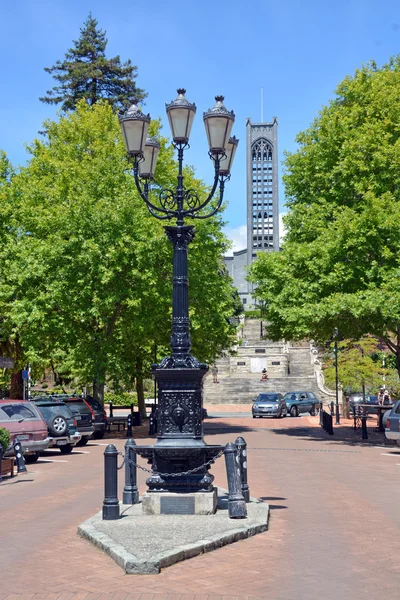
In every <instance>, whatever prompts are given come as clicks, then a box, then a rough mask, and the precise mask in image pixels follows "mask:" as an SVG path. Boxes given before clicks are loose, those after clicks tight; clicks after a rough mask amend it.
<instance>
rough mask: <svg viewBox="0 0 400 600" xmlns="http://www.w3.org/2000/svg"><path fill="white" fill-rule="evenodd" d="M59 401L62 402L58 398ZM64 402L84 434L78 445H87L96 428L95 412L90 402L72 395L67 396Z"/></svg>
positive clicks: (79, 429) (77, 426) (78, 429)
mask: <svg viewBox="0 0 400 600" xmlns="http://www.w3.org/2000/svg"><path fill="white" fill-rule="evenodd" d="M58 402H60V400H58ZM63 402H64V403H65V404H66V405H67V406H68V408H69V409H70V411H71V412H72V414H73V415H74V417H75V419H76V429H77V431H78V433H80V434H81V436H82V437H81V439H80V441H79V442H78V444H77V446H85V445H86V444H87V443H88V441H89V438H90V437H91V436H92V435H93V433H94V430H95V429H94V425H93V420H94V412H93V410H92V408H90V406H89V404H88V403H87V402H86V401H85V400H83V399H82V398H78V397H71V396H70V397H67V398H65V399H64V400H63Z"/></svg>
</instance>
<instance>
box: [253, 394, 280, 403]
mask: <svg viewBox="0 0 400 600" xmlns="http://www.w3.org/2000/svg"><path fill="white" fill-rule="evenodd" d="M278 400H279V394H260V395H259V396H258V398H257V400H256V402H277V401H278Z"/></svg>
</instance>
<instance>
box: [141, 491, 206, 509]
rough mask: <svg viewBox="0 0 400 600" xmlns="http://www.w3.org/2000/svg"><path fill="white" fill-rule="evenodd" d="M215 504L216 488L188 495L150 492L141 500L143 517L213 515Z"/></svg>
mask: <svg viewBox="0 0 400 600" xmlns="http://www.w3.org/2000/svg"><path fill="white" fill-rule="evenodd" d="M217 503H218V497H217V489H216V488H213V490H212V491H211V492H194V493H189V494H177V493H171V492H150V493H147V494H144V496H143V498H142V511H143V514H144V515H213V514H215V512H216V511H217Z"/></svg>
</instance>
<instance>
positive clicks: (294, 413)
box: [290, 406, 299, 417]
mask: <svg viewBox="0 0 400 600" xmlns="http://www.w3.org/2000/svg"><path fill="white" fill-rule="evenodd" d="M290 416H291V417H298V416H299V411H298V408H297V406H292V408H291V409H290Z"/></svg>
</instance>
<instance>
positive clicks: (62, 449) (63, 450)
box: [60, 444, 74, 454]
mask: <svg viewBox="0 0 400 600" xmlns="http://www.w3.org/2000/svg"><path fill="white" fill-rule="evenodd" d="M73 448H74V447H73V446H72V445H71V444H67V445H66V446H60V452H61V454H71V452H72V450H73Z"/></svg>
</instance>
